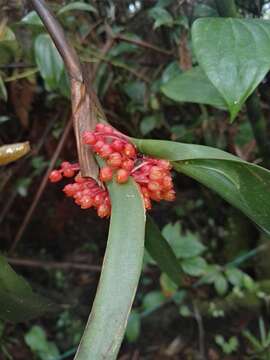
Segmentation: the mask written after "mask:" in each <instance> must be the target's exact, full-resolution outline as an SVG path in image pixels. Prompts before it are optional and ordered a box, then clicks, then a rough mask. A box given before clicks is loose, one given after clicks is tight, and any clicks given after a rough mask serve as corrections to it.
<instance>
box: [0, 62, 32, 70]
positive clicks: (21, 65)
mask: <svg viewBox="0 0 270 360" xmlns="http://www.w3.org/2000/svg"><path fill="white" fill-rule="evenodd" d="M34 67H36V66H35V65H33V64H24V63H12V64H5V65H0V69H28V68H34Z"/></svg>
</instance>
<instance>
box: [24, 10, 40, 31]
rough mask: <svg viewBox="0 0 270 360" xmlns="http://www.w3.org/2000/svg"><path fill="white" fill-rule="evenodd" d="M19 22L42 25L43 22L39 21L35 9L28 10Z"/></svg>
mask: <svg viewBox="0 0 270 360" xmlns="http://www.w3.org/2000/svg"><path fill="white" fill-rule="evenodd" d="M21 22H22V23H23V24H26V25H33V26H39V27H44V25H43V22H42V21H41V19H40V17H39V16H38V14H37V13H36V11H30V12H29V13H28V14H27V15H26V16H24V17H23V18H22V20H21Z"/></svg>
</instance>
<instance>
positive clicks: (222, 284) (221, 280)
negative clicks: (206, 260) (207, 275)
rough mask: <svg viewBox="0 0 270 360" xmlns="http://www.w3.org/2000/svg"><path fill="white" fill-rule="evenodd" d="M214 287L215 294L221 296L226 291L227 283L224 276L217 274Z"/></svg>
mask: <svg viewBox="0 0 270 360" xmlns="http://www.w3.org/2000/svg"><path fill="white" fill-rule="evenodd" d="M214 286H215V289H216V291H217V293H218V294H219V295H220V296H223V295H224V294H225V293H226V292H227V290H228V282H227V279H226V278H225V276H224V275H222V274H221V273H218V274H217V276H216V277H215V281H214Z"/></svg>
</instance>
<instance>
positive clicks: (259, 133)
mask: <svg viewBox="0 0 270 360" xmlns="http://www.w3.org/2000/svg"><path fill="white" fill-rule="evenodd" d="M215 2H216V6H217V10H218V12H219V15H220V16H223V17H238V16H239V15H238V12H237V8H236V5H235V1H234V0H215ZM246 106H247V116H248V120H249V122H250V125H251V128H252V131H253V135H254V138H255V140H256V143H257V147H258V149H259V153H260V156H261V157H262V159H263V164H264V165H265V166H267V167H270V141H269V140H268V137H267V123H266V120H265V117H264V115H263V112H262V109H261V106H260V99H259V97H258V95H257V93H256V92H254V93H253V94H252V95H251V96H250V97H249V98H248V100H247V101H246Z"/></svg>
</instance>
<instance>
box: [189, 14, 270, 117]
mask: <svg viewBox="0 0 270 360" xmlns="http://www.w3.org/2000/svg"><path fill="white" fill-rule="evenodd" d="M192 41H193V45H194V50H195V53H196V57H197V60H198V62H199V64H200V66H201V67H202V68H203V70H204V72H205V73H206V75H207V76H208V78H209V80H210V81H211V82H212V84H213V85H214V86H215V87H216V89H217V90H218V92H219V93H220V94H221V96H222V97H223V98H224V100H225V102H226V104H227V106H228V108H229V110H230V114H231V120H233V119H234V118H235V117H236V115H237V114H238V112H239V111H240V109H241V107H242V105H243V103H244V102H245V100H246V99H247V98H248V96H249V95H250V94H251V93H252V92H253V91H254V90H255V88H256V87H257V86H258V85H259V83H260V82H261V81H262V80H263V78H264V77H265V75H266V74H267V72H268V71H269V69H270V22H269V21H266V20H259V19H233V18H204V19H198V20H196V21H195V22H194V24H193V27H192Z"/></svg>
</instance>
